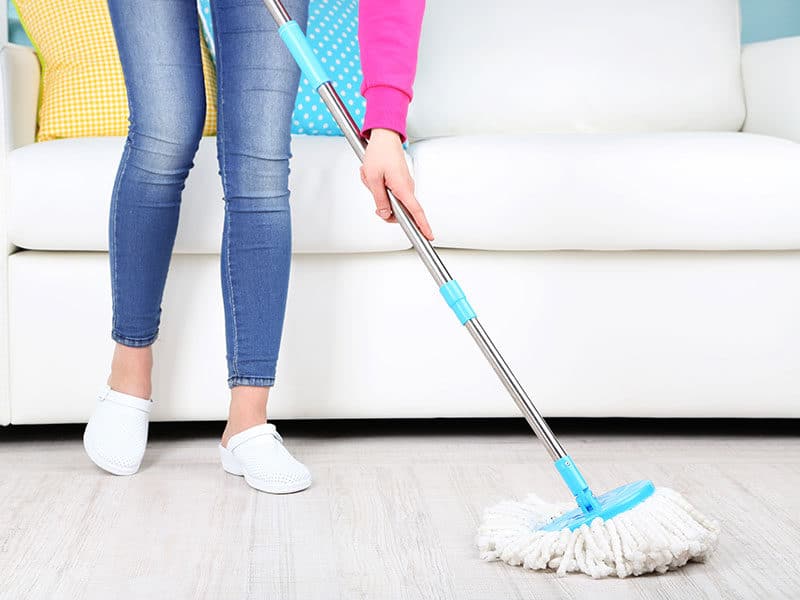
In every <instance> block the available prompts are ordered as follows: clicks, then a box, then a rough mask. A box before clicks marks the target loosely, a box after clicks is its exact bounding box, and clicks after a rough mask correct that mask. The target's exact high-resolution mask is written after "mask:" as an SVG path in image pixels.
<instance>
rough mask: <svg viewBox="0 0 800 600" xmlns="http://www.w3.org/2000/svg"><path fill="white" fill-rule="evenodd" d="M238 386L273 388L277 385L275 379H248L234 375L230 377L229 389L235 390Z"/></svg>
mask: <svg viewBox="0 0 800 600" xmlns="http://www.w3.org/2000/svg"><path fill="white" fill-rule="evenodd" d="M237 385H251V386H257V387H271V386H273V385H275V378H274V377H246V376H241V375H233V376H231V377H228V387H229V388H233V387H236V386H237Z"/></svg>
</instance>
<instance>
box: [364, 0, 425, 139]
mask: <svg viewBox="0 0 800 600" xmlns="http://www.w3.org/2000/svg"><path fill="white" fill-rule="evenodd" d="M424 12H425V0H360V1H359V6H358V40H359V50H360V52H361V71H362V72H363V74H364V79H363V81H362V83H361V90H360V92H361V95H362V96H364V98H365V99H366V101H367V111H366V115H365V117H364V126H363V130H364V134H365V136H366V137H367V138H368V139H369V134H370V133H371V130H372V129H374V128H377V127H380V128H382V129H391V130H393V131H396V132H397V133H398V134H399V135H400V141H401V142H405V141H406V117H407V115H408V105H409V103H410V102H411V99H412V98H413V87H412V86H413V83H414V77H415V75H416V72H417V50H418V48H419V37H420V31H421V29H422V15H423V13H424Z"/></svg>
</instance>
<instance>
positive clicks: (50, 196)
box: [9, 132, 800, 254]
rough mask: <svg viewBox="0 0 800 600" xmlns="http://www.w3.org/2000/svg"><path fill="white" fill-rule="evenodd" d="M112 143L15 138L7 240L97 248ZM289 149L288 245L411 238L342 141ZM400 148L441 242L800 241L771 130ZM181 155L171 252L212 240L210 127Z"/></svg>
mask: <svg viewBox="0 0 800 600" xmlns="http://www.w3.org/2000/svg"><path fill="white" fill-rule="evenodd" d="M122 144H123V138H78V139H70V140H59V141H55V142H45V143H40V144H32V145H28V146H24V147H22V148H19V149H17V150H15V151H13V152H12V153H11V154H10V157H9V160H10V164H11V169H10V196H11V210H10V215H9V236H10V239H11V241H12V242H13V243H14V244H16V245H18V246H20V247H23V248H27V249H36V250H100V251H102V250H107V248H108V233H107V228H108V203H109V199H110V196H111V189H112V186H113V183H114V177H115V175H116V166H117V163H118V161H119V157H120V154H121V152H122ZM292 152H293V156H294V158H293V159H292V171H291V175H290V177H291V181H290V186H291V189H292V190H293V192H292V220H293V244H294V251H295V252H296V253H338V252H374V251H390V250H400V249H406V248H409V243H408V241H407V240H406V239H405V236H403V234H402V232H401V231H400V229H399V228H398V227H391V226H387V225H385V224H383V223H381V222H380V221H379V220H378V219H377V218H376V217H375V216H374V215H373V209H374V205H373V200H372V197H371V195H370V194H369V193H368V192H367V190H366V189H365V188H364V187H363V185H362V183H361V181H360V179H359V175H358V163H357V161H356V159H355V158H354V156H353V155H352V151H351V150H350V148H349V146H348V145H347V144H346V143H345V142H344V141H343V140H342V139H340V138H309V137H307V136H295V137H294V138H293V141H292ZM410 154H411V157H413V171H414V173H415V178H416V192H417V195H418V197H419V199H420V201H421V202H422V203H423V206H424V208H425V210H426V212H427V213H428V217H429V219H430V221H431V223H432V225H433V228H434V233H435V234H436V240H435V241H434V245H435V246H437V247H440V248H443V247H446V248H461V249H476V250H529V251H533V250H560V249H578V250H639V249H645V250H792V249H800V202H798V201H797V199H798V198H800V169H798V168H797V165H798V164H800V145H798V144H796V143H792V142H790V141H788V140H783V139H780V138H775V137H768V136H762V135H755V134H745V133H725V132H699V133H641V134H593V135H585V134H526V135H467V136H457V137H443V138H433V139H429V140H425V141H420V142H415V143H413V144H411V145H410ZM410 161H411V159H410V158H409V164H411V162H410ZM195 163H196V164H195V167H194V168H193V169H192V171H191V173H190V176H189V179H188V181H187V188H186V191H185V192H184V200H183V208H182V213H181V222H180V226H179V231H178V237H177V240H176V243H175V252H176V253H182V254H183V253H204V254H209V253H217V252H218V251H219V247H220V236H221V232H222V217H223V203H222V187H221V183H220V178H219V175H218V170H217V166H216V147H215V139H214V138H204V139H203V141H202V143H201V146H200V150H199V151H198V155H197V157H196V161H195ZM42 165H47V172H46V173H43V172H42ZM498 174H500V175H499V176H498Z"/></svg>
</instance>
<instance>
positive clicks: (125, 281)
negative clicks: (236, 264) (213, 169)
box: [108, 0, 206, 398]
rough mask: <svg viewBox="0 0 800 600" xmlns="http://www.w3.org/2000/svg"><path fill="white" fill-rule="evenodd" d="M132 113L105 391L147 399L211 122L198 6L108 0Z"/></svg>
mask: <svg viewBox="0 0 800 600" xmlns="http://www.w3.org/2000/svg"><path fill="white" fill-rule="evenodd" d="M108 6H109V12H110V15H111V21H112V25H113V27H114V35H115V38H116V42H117V48H118V50H119V56H120V60H121V63H122V69H123V73H124V76H125V85H126V88H127V94H128V106H129V108H130V125H129V129H128V136H127V139H126V140H125V147H124V150H123V154H122V159H121V161H120V164H119V168H118V171H117V176H116V181H115V183H114V188H113V192H112V195H111V206H110V211H109V227H108V233H109V260H110V267H111V290H112V302H113V321H112V329H111V336H112V338H113V339H114V340H115V341H116V342H117V346H116V350H115V353H114V358H113V361H112V366H111V375H110V377H109V380H108V383H109V385H110V386H111V387H112V388H113V389H114V390H118V391H122V392H125V393H128V394H131V395H134V396H139V397H142V398H149V397H150V391H151V390H150V370H151V367H152V354H151V345H152V344H153V342H154V341H155V340H156V337H157V335H158V328H159V324H160V320H161V300H162V297H163V292H164V285H165V282H166V278H167V272H168V269H169V263H170V257H171V254H172V248H173V244H174V241H175V233H176V230H177V226H178V214H179V210H180V202H181V192H182V190H183V188H184V185H185V180H186V176H187V175H188V173H189V169H190V168H191V167H192V165H193V159H194V155H195V153H196V151H197V147H198V144H199V142H200V138H201V136H202V132H203V124H204V121H205V114H206V106H205V88H204V81H203V68H202V62H201V54H200V33H199V29H198V18H197V9H196V4H195V0H171V1H169V2H165V1H158V0H108Z"/></svg>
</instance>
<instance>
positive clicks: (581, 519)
mask: <svg viewBox="0 0 800 600" xmlns="http://www.w3.org/2000/svg"><path fill="white" fill-rule="evenodd" d="M655 491H656V488H655V486H654V485H653V482H652V481H648V480H646V479H644V480H642V481H635V482H633V483H628V484H626V485H623V486H620V487H618V488H617V489H614V490H611V491H610V492H606V493H605V494H603V495H602V496H598V497H597V501H598V502H599V503H600V509H599V510H593V511H592V512H590V513H585V512H583V511H582V510H581V509H580V508H576V509H575V510H571V511H569V512H568V513H564V514H563V515H561V516H560V517H558V518H556V519H554V520H552V521H550V522H549V523H545V524H542V523H531V529H532V530H533V531H560V530H562V529H565V528H566V529H569V530H570V531H574V530H575V529H577V528H578V527H580V526H581V525H584V524H586V525H588V524H589V523H591V522H592V521H594V520H595V519H596V518H598V517H600V518H601V519H603V520H604V521H605V520H608V519H611V518H613V517H616V516H617V515H618V514H620V513H623V512H625V511H626V510H630V509H632V508H633V507H634V506H637V505H639V504H641V503H642V502H644V501H645V500H647V499H648V498H649V497H650V496H652V495H653V492H655Z"/></svg>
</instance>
